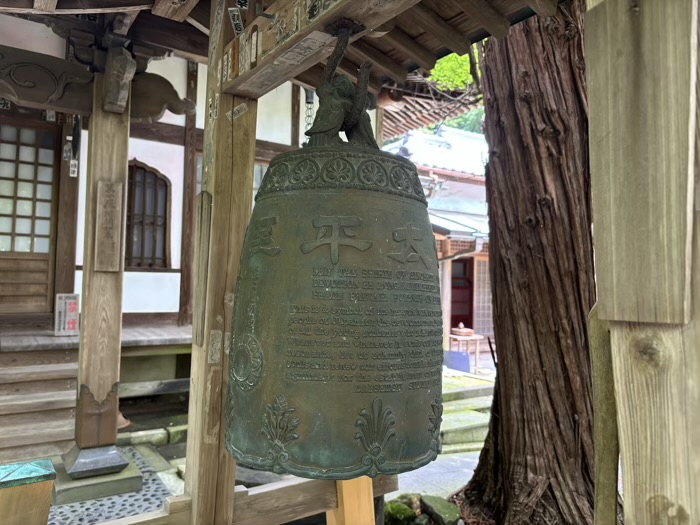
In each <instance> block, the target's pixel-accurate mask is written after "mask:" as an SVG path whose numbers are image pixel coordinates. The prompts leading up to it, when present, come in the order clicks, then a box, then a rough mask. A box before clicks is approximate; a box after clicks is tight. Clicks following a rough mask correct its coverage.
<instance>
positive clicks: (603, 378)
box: [588, 305, 620, 525]
mask: <svg viewBox="0 0 700 525" xmlns="http://www.w3.org/2000/svg"><path fill="white" fill-rule="evenodd" d="M588 339H589V347H590V350H591V372H592V373H591V376H592V379H593V418H594V419H593V431H594V436H593V437H594V440H595V504H594V505H593V509H594V513H595V518H594V522H593V523H594V525H609V524H611V523H616V522H617V506H618V504H617V501H618V497H617V492H618V490H617V486H618V464H619V461H620V441H619V439H618V432H617V409H616V405H615V379H614V376H613V364H612V347H611V346H610V325H609V323H607V322H606V321H601V320H600V319H599V318H598V306H597V305H596V306H594V307H593V309H592V310H591V313H590V314H589V316H588Z"/></svg>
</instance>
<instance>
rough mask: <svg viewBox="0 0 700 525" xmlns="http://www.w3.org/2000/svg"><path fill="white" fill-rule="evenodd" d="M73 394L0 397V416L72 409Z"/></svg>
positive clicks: (67, 392)
mask: <svg viewBox="0 0 700 525" xmlns="http://www.w3.org/2000/svg"><path fill="white" fill-rule="evenodd" d="M75 403H76V395H75V392H69V391H64V392H41V393H38V394H15V395H9V396H0V415H7V414H18V413H25V412H42V411H44V410H57V409H62V408H74V407H75Z"/></svg>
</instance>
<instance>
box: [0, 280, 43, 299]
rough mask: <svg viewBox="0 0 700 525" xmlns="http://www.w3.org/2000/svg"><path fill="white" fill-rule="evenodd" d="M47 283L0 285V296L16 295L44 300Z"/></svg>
mask: <svg viewBox="0 0 700 525" xmlns="http://www.w3.org/2000/svg"><path fill="white" fill-rule="evenodd" d="M48 286H49V285H48V283H40V284H28V283H24V284H9V283H0V295H5V296H13V295H14V296H17V295H38V296H41V297H43V298H44V299H45V298H46V294H47V292H48Z"/></svg>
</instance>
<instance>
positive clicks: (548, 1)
mask: <svg viewBox="0 0 700 525" xmlns="http://www.w3.org/2000/svg"><path fill="white" fill-rule="evenodd" d="M523 1H524V2H525V3H526V4H527V5H528V7H530V9H532V10H533V11H534V12H535V13H537V14H538V15H540V16H553V15H554V13H556V12H557V4H558V3H559V0H523Z"/></svg>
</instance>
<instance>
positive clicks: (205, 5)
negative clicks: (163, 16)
mask: <svg viewBox="0 0 700 525" xmlns="http://www.w3.org/2000/svg"><path fill="white" fill-rule="evenodd" d="M210 11H211V4H210V3H209V2H208V1H205V2H199V3H198V4H197V5H196V6H194V9H192V11H191V12H190V14H189V16H188V17H187V23H188V24H191V25H192V26H194V27H196V28H197V29H199V30H200V31H201V32H202V33H204V34H205V35H209V18H210V16H211V13H210Z"/></svg>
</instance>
